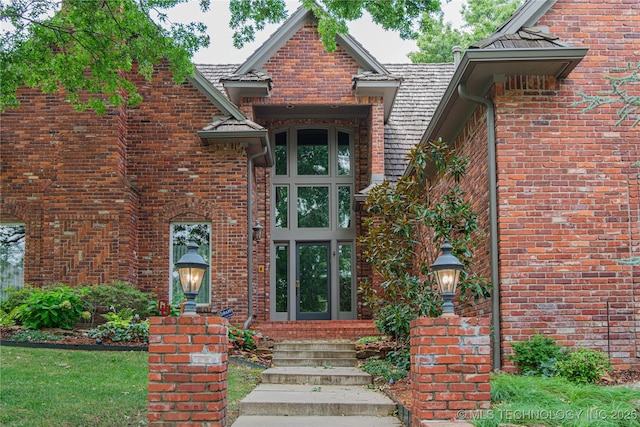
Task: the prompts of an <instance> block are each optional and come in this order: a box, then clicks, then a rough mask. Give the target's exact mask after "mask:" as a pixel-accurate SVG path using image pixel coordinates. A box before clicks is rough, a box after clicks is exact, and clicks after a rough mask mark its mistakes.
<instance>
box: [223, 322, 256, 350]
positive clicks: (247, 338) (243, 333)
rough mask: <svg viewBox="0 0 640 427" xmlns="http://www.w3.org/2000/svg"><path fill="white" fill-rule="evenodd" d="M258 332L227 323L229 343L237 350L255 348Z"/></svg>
mask: <svg viewBox="0 0 640 427" xmlns="http://www.w3.org/2000/svg"><path fill="white" fill-rule="evenodd" d="M259 337H260V334H259V333H258V332H256V331H253V330H251V329H242V328H239V327H237V326H233V325H229V344H231V345H233V348H235V349H238V350H255V348H256V346H257V340H258V338H259Z"/></svg>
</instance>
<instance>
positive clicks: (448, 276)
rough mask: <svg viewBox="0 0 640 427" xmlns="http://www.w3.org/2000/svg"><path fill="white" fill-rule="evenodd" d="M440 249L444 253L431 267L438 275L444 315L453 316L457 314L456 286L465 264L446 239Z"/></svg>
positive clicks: (437, 279)
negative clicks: (453, 251)
mask: <svg viewBox="0 0 640 427" xmlns="http://www.w3.org/2000/svg"><path fill="white" fill-rule="evenodd" d="M440 250H441V251H442V254H441V255H440V256H439V257H438V258H437V259H436V261H435V262H434V263H433V264H431V267H430V268H431V270H432V271H433V273H434V275H435V276H436V281H437V282H438V288H439V289H440V294H441V295H442V299H443V300H444V304H443V305H442V316H443V317H451V316H455V314H454V312H453V297H454V296H455V294H456V286H457V285H458V279H459V278H460V272H461V271H462V268H463V267H464V266H463V265H462V263H461V262H460V261H458V258H456V257H455V256H454V255H453V254H452V253H451V251H452V250H453V247H452V246H451V245H450V244H449V242H447V241H446V240H445V242H444V244H443V245H442V246H440Z"/></svg>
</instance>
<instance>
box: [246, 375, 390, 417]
mask: <svg viewBox="0 0 640 427" xmlns="http://www.w3.org/2000/svg"><path fill="white" fill-rule="evenodd" d="M395 410H396V405H395V404H394V403H393V401H391V399H389V398H388V397H386V396H384V395H383V394H381V393H378V392H375V391H373V390H370V389H368V388H366V387H359V386H313V385H293V384H284V385H281V384H261V385H259V386H258V387H256V388H255V389H254V390H253V391H252V392H251V393H249V394H248V395H247V396H246V397H245V398H244V399H242V401H240V414H241V415H243V416H244V415H260V416H290V417H293V416H304V417H308V416H323V417H327V416H336V417H341V416H362V415H367V416H372V415H373V416H387V415H389V414H391V413H392V412H394V411H395ZM300 425H306V424H300ZM327 425H329V424H327Z"/></svg>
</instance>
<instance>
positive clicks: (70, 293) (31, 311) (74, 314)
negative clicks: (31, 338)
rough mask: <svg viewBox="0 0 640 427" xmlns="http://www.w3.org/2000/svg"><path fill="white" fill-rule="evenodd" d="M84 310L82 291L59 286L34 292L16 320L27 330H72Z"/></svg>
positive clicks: (21, 308) (23, 305)
mask: <svg viewBox="0 0 640 427" xmlns="http://www.w3.org/2000/svg"><path fill="white" fill-rule="evenodd" d="M84 309H85V302H84V301H83V300H82V290H79V289H72V288H70V287H68V286H59V287H55V288H50V289H46V290H36V291H34V292H33V293H32V294H31V296H30V297H29V298H28V299H27V300H26V302H25V303H24V304H22V305H21V306H20V307H19V308H18V311H17V313H16V318H17V319H19V320H20V321H21V322H22V325H23V326H24V327H25V328H27V329H41V328H62V329H71V328H73V325H75V324H76V323H77V322H78V320H79V319H80V318H81V317H82V315H83V311H84Z"/></svg>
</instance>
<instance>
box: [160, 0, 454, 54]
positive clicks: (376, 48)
mask: <svg viewBox="0 0 640 427" xmlns="http://www.w3.org/2000/svg"><path fill="white" fill-rule="evenodd" d="M462 3H464V0H453V1H451V2H449V3H447V2H446V1H444V0H443V1H442V10H443V11H444V12H445V21H450V22H452V23H453V24H454V25H456V26H458V25H459V24H460V22H461V19H460V13H459V11H460V6H461V5H462ZM298 5H299V2H298V1H287V6H288V10H289V15H291V13H292V12H293V11H295V10H296V9H297V7H298ZM169 16H170V18H171V19H172V20H173V21H177V22H190V21H195V20H197V21H201V22H204V23H205V24H206V25H207V27H208V29H209V31H208V32H209V36H210V37H211V45H210V46H209V48H207V49H202V50H200V51H199V52H198V53H196V55H195V57H194V61H195V63H196V64H240V63H242V62H244V61H245V59H247V58H248V57H249V55H251V54H252V53H253V52H254V51H255V50H256V49H257V48H258V47H259V46H260V45H261V44H262V43H263V42H264V41H265V40H266V39H267V38H268V37H269V36H270V35H271V34H272V33H273V32H274V31H275V30H276V29H277V28H278V27H279V25H280V24H278V25H270V26H267V27H265V29H264V30H263V31H260V32H259V33H257V34H256V41H255V42H253V43H251V44H248V45H246V46H245V47H244V48H242V49H236V48H234V47H233V41H232V34H233V31H232V30H231V28H229V16H230V13H229V2H228V0H212V1H211V8H210V10H209V11H208V12H207V13H206V14H202V12H200V10H199V9H198V2H196V1H191V2H188V3H187V4H185V5H180V6H178V7H175V8H174V9H173V10H172V12H171V13H170V14H169ZM349 32H350V34H351V35H352V36H353V37H355V39H356V40H358V41H359V42H360V43H361V44H362V45H363V46H364V47H365V48H366V49H367V50H368V51H369V52H370V53H371V54H372V55H373V56H374V57H375V58H376V59H377V60H378V61H380V62H382V63H386V64H389V63H407V62H410V61H409V58H407V54H408V53H409V52H412V51H415V50H417V47H416V44H415V41H406V40H402V39H401V38H400V37H399V36H398V34H397V33H396V32H391V31H384V30H383V29H382V28H381V27H379V26H377V25H375V24H373V23H372V22H371V18H370V17H368V15H367V16H366V17H364V18H362V19H360V20H358V21H355V22H352V23H350V24H349Z"/></svg>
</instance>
